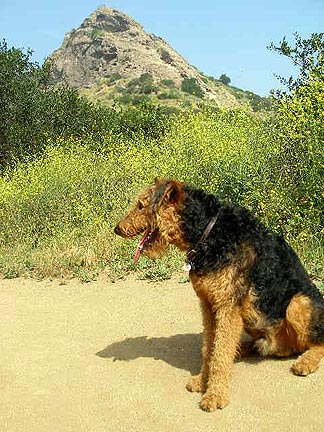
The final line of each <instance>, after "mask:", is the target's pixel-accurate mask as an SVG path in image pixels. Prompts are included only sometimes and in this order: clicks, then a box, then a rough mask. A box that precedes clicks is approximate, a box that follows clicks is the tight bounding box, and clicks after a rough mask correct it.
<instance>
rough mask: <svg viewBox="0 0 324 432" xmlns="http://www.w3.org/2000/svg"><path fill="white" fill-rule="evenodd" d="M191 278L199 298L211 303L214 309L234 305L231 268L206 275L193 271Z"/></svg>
mask: <svg viewBox="0 0 324 432" xmlns="http://www.w3.org/2000/svg"><path fill="white" fill-rule="evenodd" d="M189 276H190V280H191V283H192V286H193V288H194V290H195V292H196V294H197V296H198V297H199V298H200V299H202V300H206V301H207V302H208V303H210V305H211V306H212V308H213V309H214V308H215V309H218V308H219V307H221V306H222V305H224V306H225V305H227V304H230V303H232V300H233V296H234V295H235V293H234V292H235V286H234V284H233V277H232V276H233V275H232V269H231V266H228V267H226V268H224V269H222V270H219V271H216V272H210V273H207V274H205V275H200V274H197V273H195V272H193V271H192V272H190V274H189Z"/></svg>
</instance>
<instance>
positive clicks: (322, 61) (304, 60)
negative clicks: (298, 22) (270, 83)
mask: <svg viewBox="0 0 324 432" xmlns="http://www.w3.org/2000/svg"><path fill="white" fill-rule="evenodd" d="M294 37H295V45H294V46H291V45H289V43H288V42H287V39H286V37H284V38H283V39H282V41H281V42H280V43H279V45H278V46H276V45H275V44H274V43H273V42H272V43H271V44H270V45H269V46H268V49H270V50H272V51H275V52H277V53H279V54H280V55H284V56H285V57H288V58H289V59H291V60H292V62H293V64H294V66H297V67H298V68H299V75H298V77H297V78H293V77H292V76H290V77H289V78H283V77H281V76H277V78H278V79H279V81H280V82H281V83H282V84H283V85H284V86H286V88H287V91H277V92H275V95H276V96H277V97H278V98H280V97H281V96H283V95H284V94H287V93H288V94H290V93H291V92H293V91H294V90H296V89H298V88H299V87H300V86H302V85H305V84H306V83H307V82H308V81H309V78H310V76H311V75H312V76H313V78H315V79H319V80H321V81H323V80H324V76H323V66H324V33H312V34H311V36H310V38H308V39H302V38H301V36H300V35H299V34H298V33H294Z"/></svg>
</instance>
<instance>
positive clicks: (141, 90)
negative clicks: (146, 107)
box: [127, 73, 154, 95]
mask: <svg viewBox="0 0 324 432" xmlns="http://www.w3.org/2000/svg"><path fill="white" fill-rule="evenodd" d="M153 84H154V83H153V77H152V75H151V74H149V73H143V74H142V75H141V76H140V77H139V78H134V79H132V80H130V81H129V82H128V83H127V88H128V89H129V91H130V92H131V93H135V94H144V95H147V94H150V93H152V91H153V90H154V86H153Z"/></svg>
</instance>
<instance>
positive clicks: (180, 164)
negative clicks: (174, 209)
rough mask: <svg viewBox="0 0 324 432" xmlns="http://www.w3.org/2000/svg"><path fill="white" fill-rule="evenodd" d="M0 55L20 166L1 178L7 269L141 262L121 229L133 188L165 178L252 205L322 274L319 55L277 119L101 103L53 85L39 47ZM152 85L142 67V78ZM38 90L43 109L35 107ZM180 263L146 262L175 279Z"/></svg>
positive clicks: (78, 269) (9, 159)
mask: <svg viewBox="0 0 324 432" xmlns="http://www.w3.org/2000/svg"><path fill="white" fill-rule="evenodd" d="M0 54H1V55H0V71H1V74H2V75H1V78H2V81H3V86H2V87H1V88H0V98H1V104H0V120H1V121H0V144H1V147H0V150H1V157H2V161H4V162H2V163H3V166H9V167H10V169H7V170H5V171H4V173H3V175H2V176H1V177H0V227H1V230H0V271H1V273H2V275H3V276H5V277H15V276H17V275H19V274H23V273H27V274H30V273H32V274H37V275H38V276H61V275H65V274H67V273H70V274H73V275H76V276H77V277H79V278H81V279H82V280H84V281H88V280H90V279H91V278H93V277H94V275H96V274H97V272H99V271H101V270H102V269H106V270H107V272H108V274H109V275H110V277H111V278H112V279H114V278H116V277H120V276H121V275H123V274H125V272H128V271H133V270H135V266H134V264H133V262H132V254H133V252H134V247H135V246H134V242H133V241H123V240H120V239H119V238H117V236H115V235H114V234H113V227H114V225H115V223H116V221H118V220H119V218H120V217H121V216H122V215H123V214H124V213H125V211H126V209H127V208H128V206H129V203H130V201H131V200H132V198H133V196H134V194H135V193H136V192H137V191H138V190H140V189H141V188H142V187H143V185H146V184H149V183H151V182H152V181H153V179H154V177H157V176H158V177H175V178H178V179H180V180H183V181H187V182H190V183H192V184H194V185H196V186H198V187H202V188H204V189H206V190H208V191H210V192H213V193H216V194H217V195H218V196H219V197H220V198H222V199H224V200H226V201H231V202H234V203H237V204H240V205H244V206H246V207H247V208H249V209H250V210H251V211H252V213H253V214H255V215H257V216H258V217H259V218H261V219H262V220H263V222H264V223H265V224H266V225H267V226H269V227H270V228H272V229H273V230H275V231H277V232H279V233H280V234H283V235H284V236H285V237H286V238H287V239H288V241H289V242H290V243H291V244H292V246H293V247H294V248H295V249H296V250H297V252H298V253H299V255H300V256H301V258H302V260H303V261H304V263H305V264H306V266H307V268H308V270H309V271H310V273H311V274H312V276H314V277H317V278H321V279H324V266H323V262H324V255H323V250H324V248H323V246H324V228H323V227H324V223H323V208H324V194H323V178H324V171H323V170H324V151H323V142H324V97H323V95H324V83H323V72H324V70H323V68H321V67H320V66H319V64H318V62H317V66H316V68H315V70H310V71H309V74H308V78H307V79H305V80H304V81H303V82H299V84H298V86H295V87H294V88H293V89H292V90H291V91H290V93H285V94H281V95H280V97H279V98H278V99H277V110H276V113H274V114H272V115H271V116H270V115H268V116H265V115H263V116H260V115H258V116H256V115H253V114H252V113H251V112H250V111H249V110H245V109H239V110H234V111H225V110H219V109H214V108H212V107H206V108H200V110H189V111H187V112H180V113H178V114H177V115H173V116H167V115H166V114H165V112H164V111H163V110H162V109H161V108H158V107H156V106H154V105H153V104H151V103H144V104H143V103H142V104H140V105H139V106H137V107H135V106H130V107H127V108H120V107H114V108H113V109H103V108H100V107H98V106H96V105H93V104H91V103H89V102H87V101H85V100H83V99H82V98H80V97H79V96H78V95H77V94H76V92H74V91H72V90H70V89H66V88H60V89H52V88H51V87H50V86H49V83H48V77H49V75H47V72H48V71H47V70H43V69H40V68H39V67H38V66H37V65H36V64H34V63H32V62H30V61H29V56H30V53H27V54H23V53H22V52H21V51H20V50H15V49H11V50H8V48H7V47H6V45H5V44H4V43H3V44H2V45H1V50H0ZM150 82H152V80H151V77H150V76H149V74H143V75H142V76H141V77H140V78H138V79H137V81H136V84H134V85H135V86H139V87H141V86H142V85H147V84H148V83H150ZM192 83H193V81H190V82H189V87H190V86H192ZM130 87H131V86H130ZM234 90H235V89H234ZM234 90H233V91H234ZM172 91H173V90H172V89H171V90H170V93H171V92H172ZM11 92H12V93H13V95H12V94H11ZM32 94H34V98H35V101H37V103H36V102H35V105H32V106H33V108H34V109H36V108H37V110H36V114H37V115H36V114H35V113H34V111H33V110H31V109H29V104H33V103H34V102H33V101H32V99H31V95H32ZM126 95H127V93H126V92H125V93H124V96H126ZM14 96H15V97H14ZM135 96H137V97H139V98H143V97H144V98H146V97H147V95H146V94H143V93H136V94H135ZM252 96H253V94H252ZM133 97H134V95H132V98H133ZM256 102H257V101H256ZM23 114H24V115H23ZM6 115H7V117H8V118H6ZM26 156H27V157H26ZM14 159H20V161H18V162H17V163H16V164H13V160H14ZM180 262H181V258H180V255H179V254H178V253H177V252H175V251H173V250H172V251H171V255H169V256H168V257H167V258H164V259H162V260H159V261H158V262H157V263H156V264H155V263H152V262H151V261H149V260H146V259H141V260H140V263H139V269H140V272H141V275H142V277H144V278H167V277H169V276H170V274H171V273H172V271H174V270H175V269H177V268H180V267H181V264H180Z"/></svg>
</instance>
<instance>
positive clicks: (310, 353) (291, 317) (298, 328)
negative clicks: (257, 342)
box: [286, 295, 324, 376]
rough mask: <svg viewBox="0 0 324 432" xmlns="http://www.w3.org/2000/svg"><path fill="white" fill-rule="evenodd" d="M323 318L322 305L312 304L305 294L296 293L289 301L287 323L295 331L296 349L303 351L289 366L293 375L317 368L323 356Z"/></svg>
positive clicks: (310, 371)
mask: <svg viewBox="0 0 324 432" xmlns="http://www.w3.org/2000/svg"><path fill="white" fill-rule="evenodd" d="M323 318H324V307H323V305H316V304H314V303H313V302H312V300H311V299H310V298H309V297H307V296H305V295H296V296H295V297H293V298H292V300H291V301H290V303H289V306H288V308H287V312H286V319H287V323H288V325H289V326H291V328H292V329H293V331H294V333H295V348H296V351H297V352H302V353H303V354H301V355H300V356H299V357H298V358H297V360H296V362H295V363H294V364H293V366H292V368H291V370H292V372H293V373H294V374H295V375H301V376H306V375H309V374H310V373H313V372H315V371H316V370H317V369H318V368H319V364H320V362H321V359H322V358H323V357H324V342H323V339H324V335H323V331H324V330H323V326H324V324H323ZM314 339H315V340H314ZM316 339H319V340H318V341H316Z"/></svg>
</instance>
